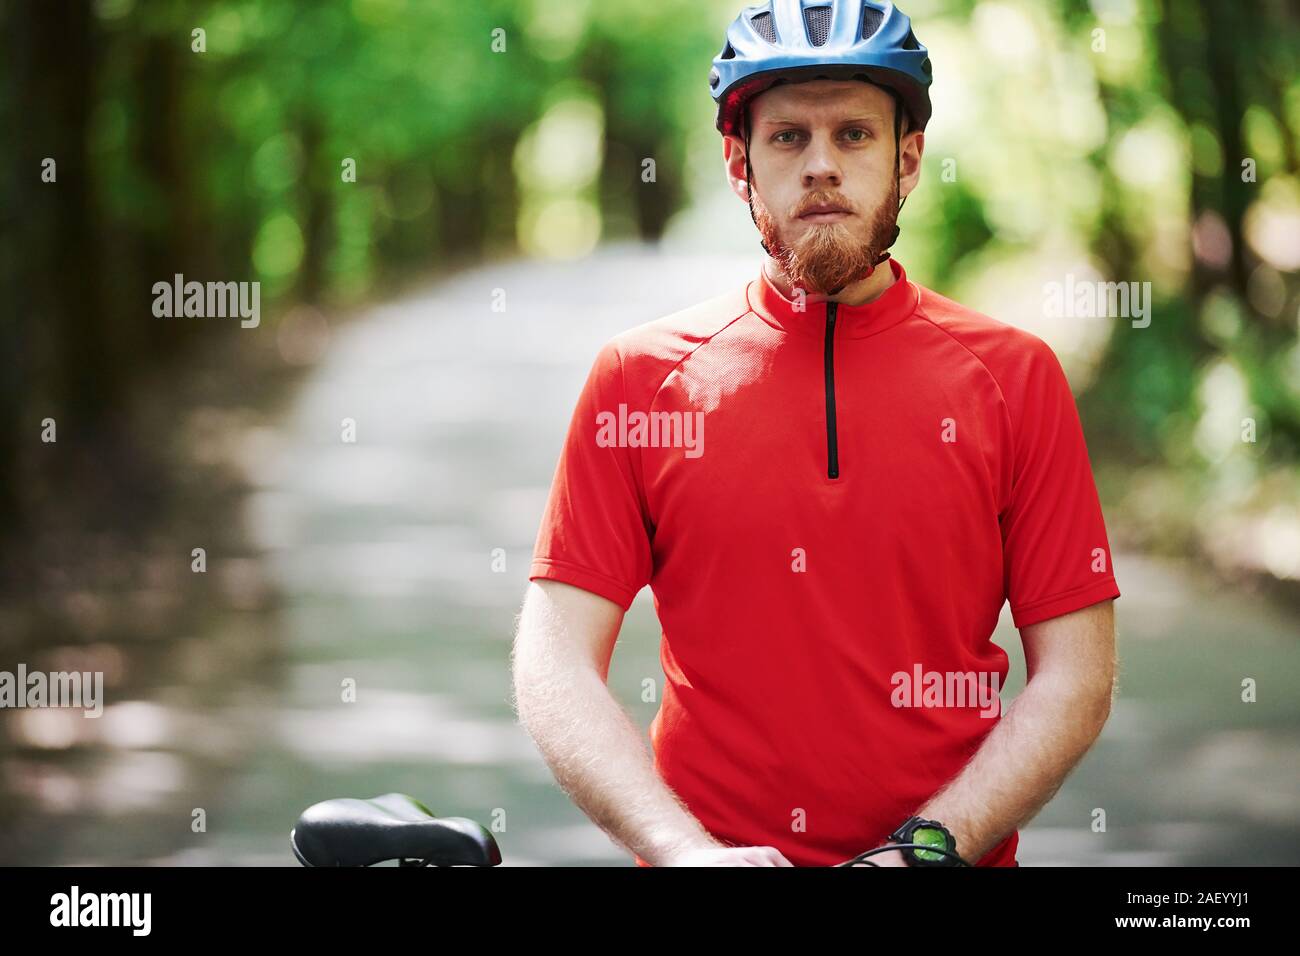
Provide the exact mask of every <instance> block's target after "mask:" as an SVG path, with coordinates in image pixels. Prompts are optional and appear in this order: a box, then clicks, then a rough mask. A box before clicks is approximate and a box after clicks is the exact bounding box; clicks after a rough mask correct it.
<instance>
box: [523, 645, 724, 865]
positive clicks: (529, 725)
mask: <svg viewBox="0 0 1300 956" xmlns="http://www.w3.org/2000/svg"><path fill="white" fill-rule="evenodd" d="M515 685H516V699H517V707H518V710H519V717H520V720H521V722H522V723H523V724H524V726H525V728H526V729H527V730H528V733H529V734H530V735H531V736H532V738H533V740H534V741H535V742H536V744H537V747H538V749H539V750H540V751H541V752H542V756H543V757H544V758H545V760H546V763H547V765H548V766H549V767H550V768H551V772H552V773H553V774H554V775H555V779H556V781H557V782H558V783H559V785H560V787H561V788H562V789H563V790H564V791H565V792H566V793H567V794H568V795H569V796H570V798H571V799H572V800H573V802H574V803H576V804H577V805H578V807H579V808H580V809H581V810H582V811H583V812H584V813H586V814H587V816H589V817H590V818H591V819H592V820H593V821H594V822H595V823H596V825H597V826H599V827H600V828H601V829H602V830H604V831H605V832H606V833H607V834H609V836H610V837H611V838H612V839H614V840H615V841H616V842H617V843H618V844H619V845H621V846H622V847H624V848H625V849H626V850H628V851H629V852H631V853H635V854H636V855H637V856H639V857H641V858H642V859H643V860H645V861H646V862H647V863H650V864H652V865H660V864H661V863H662V862H663V861H664V860H666V859H667V858H668V857H669V856H670V855H672V854H673V853H675V852H679V851H681V850H684V849H691V848H698V847H709V846H722V845H723V844H721V843H719V842H718V841H717V840H715V839H714V838H713V837H712V836H710V835H709V833H708V831H706V830H705V829H704V827H703V826H702V825H701V824H700V822H699V821H698V820H696V819H695V817H694V816H692V815H691V813H690V812H689V811H688V810H687V809H686V808H685V807H684V806H683V805H682V804H681V802H680V801H679V800H678V799H677V797H676V796H675V795H674V794H673V792H672V791H671V790H670V789H669V788H668V786H667V785H666V784H665V783H664V782H663V780H662V779H661V778H660V776H659V774H658V773H656V772H655V769H654V764H653V762H652V760H651V757H650V753H649V751H648V750H647V748H646V746H645V744H644V743H643V742H642V739H641V733H640V731H639V730H638V729H637V727H636V725H635V724H634V723H633V722H632V720H631V718H630V717H629V716H628V715H627V712H626V711H624V710H623V708H622V707H621V706H620V705H619V703H618V701H617V700H615V699H614V697H613V695H612V694H611V693H610V692H609V688H608V687H607V686H606V685H605V682H604V681H603V680H602V679H601V677H600V675H599V674H598V673H596V671H595V670H593V669H592V668H590V667H588V666H584V665H582V664H575V663H570V664H569V665H568V666H565V665H556V664H548V665H546V666H545V667H541V666H532V667H523V668H521V669H520V670H519V671H517V673H516V678H515Z"/></svg>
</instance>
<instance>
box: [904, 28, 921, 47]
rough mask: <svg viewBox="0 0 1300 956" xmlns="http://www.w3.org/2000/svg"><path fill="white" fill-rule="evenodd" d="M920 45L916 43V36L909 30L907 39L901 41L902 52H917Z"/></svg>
mask: <svg viewBox="0 0 1300 956" xmlns="http://www.w3.org/2000/svg"><path fill="white" fill-rule="evenodd" d="M920 48H921V44H919V43H917V42H916V34H915V33H913V32H912V31H911V30H908V31H907V39H906V40H904V41H903V49H904V50H919V49H920Z"/></svg>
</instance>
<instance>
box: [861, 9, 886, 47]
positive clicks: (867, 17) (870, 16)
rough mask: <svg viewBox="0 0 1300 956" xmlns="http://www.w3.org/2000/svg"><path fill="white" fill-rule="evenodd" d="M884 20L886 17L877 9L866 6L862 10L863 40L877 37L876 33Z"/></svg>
mask: <svg viewBox="0 0 1300 956" xmlns="http://www.w3.org/2000/svg"><path fill="white" fill-rule="evenodd" d="M884 19H885V15H884V14H883V13H881V12H880V11H879V10H877V9H876V8H875V7H867V6H864V7H863V8H862V39H864V40H870V39H871V38H872V37H873V36H875V35H876V31H877V30H879V29H880V24H881V21H883V20H884Z"/></svg>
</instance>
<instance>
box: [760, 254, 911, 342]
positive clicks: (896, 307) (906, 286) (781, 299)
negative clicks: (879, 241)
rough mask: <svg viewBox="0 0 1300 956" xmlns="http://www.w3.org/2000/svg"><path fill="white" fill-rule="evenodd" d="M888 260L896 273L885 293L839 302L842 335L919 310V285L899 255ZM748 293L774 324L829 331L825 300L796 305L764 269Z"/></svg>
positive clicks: (869, 330) (863, 332)
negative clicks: (910, 278) (864, 299)
mask: <svg viewBox="0 0 1300 956" xmlns="http://www.w3.org/2000/svg"><path fill="white" fill-rule="evenodd" d="M888 262H889V267H890V269H892V270H893V273H894V284H893V285H891V286H890V287H889V288H888V289H886V290H885V293H884V294H883V295H881V296H879V297H878V298H875V299H873V300H872V301H870V302H867V303H864V304H863V305H847V304H845V303H843V302H841V303H839V308H838V309H836V310H835V324H836V325H837V326H838V327H839V329H838V334H839V335H842V336H848V337H849V338H855V339H858V338H866V337H867V336H868V335H875V334H876V333H877V332H883V331H884V330H885V329H888V328H891V327H893V326H895V325H897V324H898V323H899V322H901V321H903V319H905V318H907V317H908V316H909V315H911V314H912V313H913V312H915V311H916V306H917V303H918V302H920V298H921V297H920V294H919V292H918V291H917V288H916V286H914V285H913V284H912V283H911V282H909V281H908V279H907V272H906V271H904V269H903V266H902V265H901V264H900V263H899V261H898V260H897V259H889V260H888ZM745 295H746V297H747V298H748V300H749V308H750V309H751V310H752V311H753V312H755V313H756V314H757V315H758V316H759V318H761V319H763V320H764V321H765V322H767V323H768V324H769V325H771V326H774V327H775V328H778V329H781V330H783V331H786V332H797V333H805V334H810V335H818V336H821V335H825V334H826V302H825V301H822V302H808V303H806V304H805V308H804V309H802V310H799V309H796V308H795V303H793V302H791V301H790V300H789V299H787V298H786V297H785V296H784V295H782V294H781V292H780V290H778V289H777V288H776V286H774V285H772V283H771V282H770V281H769V280H768V278H767V272H766V271H765V270H762V271H760V272H759V276H758V278H757V279H754V280H752V281H751V282H750V283H749V285H748V286H747V287H746V289H745Z"/></svg>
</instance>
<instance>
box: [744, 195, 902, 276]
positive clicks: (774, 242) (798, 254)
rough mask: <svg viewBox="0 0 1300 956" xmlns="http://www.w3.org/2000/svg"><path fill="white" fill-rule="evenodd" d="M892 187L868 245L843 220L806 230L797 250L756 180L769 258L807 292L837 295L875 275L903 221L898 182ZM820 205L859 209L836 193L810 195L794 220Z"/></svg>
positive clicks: (760, 227) (755, 197) (758, 214)
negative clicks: (784, 234) (783, 235)
mask: <svg viewBox="0 0 1300 956" xmlns="http://www.w3.org/2000/svg"><path fill="white" fill-rule="evenodd" d="M892 186H893V188H892V189H891V190H890V195H888V196H886V197H885V199H884V201H882V202H881V204H880V206H879V207H878V208H877V209H876V211H875V214H874V215H873V216H872V217H871V224H870V228H869V229H868V234H867V239H866V241H865V242H864V241H863V240H862V239H861V238H860V237H859V236H858V234H857V233H856V232H855V231H853V230H851V229H850V227H849V222H850V221H851V220H841V221H840V222H828V223H821V224H815V225H813V226H812V227H811V228H809V229H807V230H805V231H804V233H803V235H802V236H800V237H799V239H798V240H797V241H796V242H795V243H794V244H793V245H786V244H785V243H784V242H783V241H782V240H781V236H780V232H779V230H778V227H777V224H776V222H775V221H774V220H773V218H772V215H771V213H770V212H768V209H767V206H766V205H765V204H764V203H763V200H762V199H761V198H760V197H759V195H758V191H757V190H756V189H755V188H754V183H753V179H752V177H751V180H750V191H751V196H752V197H753V201H754V221H755V223H756V224H757V225H758V231H759V233H760V234H761V235H762V237H763V243H764V245H766V246H767V250H768V253H769V254H770V255H771V256H772V258H774V259H775V260H776V261H777V263H778V264H779V265H780V266H781V269H782V270H783V271H784V272H785V275H786V277H787V278H788V279H789V280H790V283H791V285H793V286H794V287H795V288H796V289H803V290H804V292H807V293H820V294H825V295H834V294H835V293H837V292H839V291H840V290H841V289H843V288H844V287H845V286H846V285H849V284H850V283H853V282H857V281H859V280H861V279H865V278H866V277H867V276H869V275H871V273H872V271H873V270H874V269H875V266H876V264H877V263H878V262H879V260H880V256H881V254H882V253H883V252H884V251H885V249H886V248H888V246H889V244H890V240H891V239H893V237H894V226H895V224H896V223H897V221H898V183H897V181H896V180H895V181H894V182H893V183H892ZM819 203H839V204H844V205H847V206H849V208H850V209H853V207H852V206H851V204H849V203H848V202H846V201H845V200H844V199H843V198H842V197H840V196H837V195H835V194H833V193H828V192H816V193H809V194H806V195H804V196H803V197H802V198H801V200H800V204H799V205H798V206H797V207H796V208H795V210H794V213H795V214H794V215H793V216H792V217H791V218H797V217H798V213H799V212H801V211H803V210H805V209H808V208H810V207H812V206H815V205H817V204H819ZM853 211H854V212H856V211H857V210H856V209H853Z"/></svg>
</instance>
